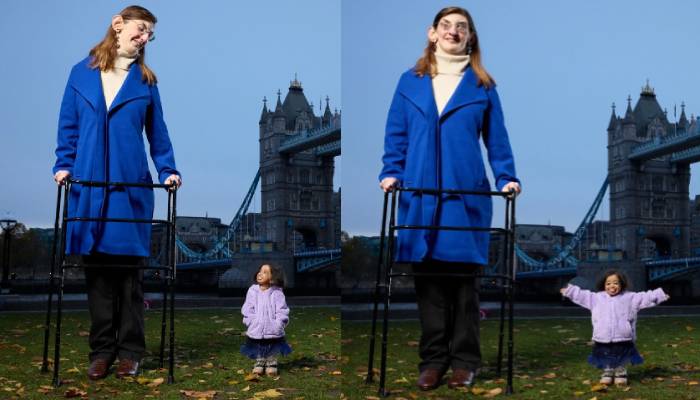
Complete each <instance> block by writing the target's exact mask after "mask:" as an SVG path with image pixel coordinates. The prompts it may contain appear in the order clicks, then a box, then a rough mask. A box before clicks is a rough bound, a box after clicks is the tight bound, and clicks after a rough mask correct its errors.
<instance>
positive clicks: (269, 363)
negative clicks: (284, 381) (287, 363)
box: [265, 356, 277, 376]
mask: <svg viewBox="0 0 700 400" xmlns="http://www.w3.org/2000/svg"><path fill="white" fill-rule="evenodd" d="M265 374H266V375H267V376H277V357H275V356H270V357H267V358H266V359H265Z"/></svg>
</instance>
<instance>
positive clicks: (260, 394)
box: [255, 389, 282, 399]
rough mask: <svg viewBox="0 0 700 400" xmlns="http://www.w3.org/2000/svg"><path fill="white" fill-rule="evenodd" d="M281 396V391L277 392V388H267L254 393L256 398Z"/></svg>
mask: <svg viewBox="0 0 700 400" xmlns="http://www.w3.org/2000/svg"><path fill="white" fill-rule="evenodd" d="M280 396H282V393H280V392H278V391H277V389H267V390H265V391H262V392H257V393H255V397H256V398H264V399H265V398H273V397H280Z"/></svg>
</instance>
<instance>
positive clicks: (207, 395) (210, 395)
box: [180, 390, 216, 399]
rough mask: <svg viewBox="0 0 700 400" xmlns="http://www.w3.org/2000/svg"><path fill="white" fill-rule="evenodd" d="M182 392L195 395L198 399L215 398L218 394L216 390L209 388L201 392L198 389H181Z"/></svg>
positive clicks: (186, 394) (187, 395)
mask: <svg viewBox="0 0 700 400" xmlns="http://www.w3.org/2000/svg"><path fill="white" fill-rule="evenodd" d="M180 393H182V394H184V395H185V396H186V397H193V398H196V399H202V398H203V399H213V398H214V396H216V390H207V391H205V392H200V391H197V390H180Z"/></svg>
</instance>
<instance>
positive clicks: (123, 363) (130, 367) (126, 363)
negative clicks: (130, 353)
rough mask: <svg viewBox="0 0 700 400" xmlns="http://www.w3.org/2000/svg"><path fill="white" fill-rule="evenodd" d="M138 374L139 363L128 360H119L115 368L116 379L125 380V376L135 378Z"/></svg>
mask: <svg viewBox="0 0 700 400" xmlns="http://www.w3.org/2000/svg"><path fill="white" fill-rule="evenodd" d="M138 373H139V362H138V361H134V360H129V359H123V360H119V365H118V366H117V372H116V375H117V378H126V377H127V376H136V375H137V374H138Z"/></svg>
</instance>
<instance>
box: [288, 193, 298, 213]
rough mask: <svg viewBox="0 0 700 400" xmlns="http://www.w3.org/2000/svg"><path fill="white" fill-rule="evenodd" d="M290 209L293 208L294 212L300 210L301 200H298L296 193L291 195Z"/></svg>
mask: <svg viewBox="0 0 700 400" xmlns="http://www.w3.org/2000/svg"><path fill="white" fill-rule="evenodd" d="M289 208H291V209H292V210H298V209H299V199H297V194H296V193H292V194H290V195H289Z"/></svg>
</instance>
